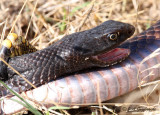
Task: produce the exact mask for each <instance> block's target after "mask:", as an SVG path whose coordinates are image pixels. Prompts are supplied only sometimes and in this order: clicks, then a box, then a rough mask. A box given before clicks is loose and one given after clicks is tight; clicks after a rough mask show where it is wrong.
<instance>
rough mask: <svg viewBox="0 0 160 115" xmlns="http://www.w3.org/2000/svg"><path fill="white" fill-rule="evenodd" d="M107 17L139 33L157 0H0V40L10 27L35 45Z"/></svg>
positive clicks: (157, 14)
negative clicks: (125, 24) (128, 24)
mask: <svg viewBox="0 0 160 115" xmlns="http://www.w3.org/2000/svg"><path fill="white" fill-rule="evenodd" d="M36 4H37V5H36ZM23 5H24V9H23V10H22V12H21V13H20V15H18V14H19V12H20V11H21V9H22V7H23ZM35 6H36V7H35ZM33 11H34V12H33ZM109 19H112V20H117V21H122V22H127V23H130V24H132V25H134V26H135V27H136V29H137V30H136V32H135V34H137V33H140V32H142V31H143V30H145V29H146V28H148V27H149V26H150V25H151V24H152V23H155V22H156V21H157V20H159V19H160V0H112V1H111V0H95V1H94V0H93V1H89V0H37V1H36V0H26V1H24V0H1V1H0V33H1V41H2V40H3V39H5V37H6V36H7V35H8V33H9V32H10V31H12V32H15V33H18V34H19V35H23V36H26V39H28V40H30V42H31V43H32V44H33V45H34V46H36V48H38V49H43V48H45V47H47V46H48V45H50V44H52V43H53V42H55V41H57V40H58V39H60V38H62V37H63V36H64V35H66V34H71V33H74V32H77V31H82V30H87V29H90V28H92V27H95V26H97V25H98V24H100V23H102V22H103V21H106V20H109ZM16 20H17V21H16ZM86 113H87V112H86ZM95 113H96V112H95Z"/></svg>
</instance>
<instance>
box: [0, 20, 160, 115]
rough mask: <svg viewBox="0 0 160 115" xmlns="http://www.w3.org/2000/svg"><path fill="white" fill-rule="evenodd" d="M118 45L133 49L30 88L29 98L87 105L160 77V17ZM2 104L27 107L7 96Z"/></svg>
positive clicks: (7, 109) (9, 107)
mask: <svg viewBox="0 0 160 115" xmlns="http://www.w3.org/2000/svg"><path fill="white" fill-rule="evenodd" d="M119 47H120V48H127V49H130V51H131V54H130V55H129V57H128V58H127V59H126V60H124V61H122V62H121V63H119V64H116V65H114V66H111V67H107V68H99V69H93V70H91V71H86V72H84V73H80V74H74V75H69V76H66V77H64V78H61V79H57V80H55V81H52V82H50V83H48V84H46V85H42V86H41V87H39V88H37V89H34V90H32V91H27V92H26V93H25V94H26V96H27V98H29V99H32V100H35V101H38V102H40V103H44V104H46V105H47V106H48V107H49V106H52V105H53V104H54V103H58V104H64V105H66V104H67V105H74V104H82V105H84V104H88V103H96V102H98V98H99V97H98V95H99V96H100V99H101V101H106V100H109V99H112V98H114V97H117V96H120V95H123V94H125V93H128V92H130V91H133V90H134V89H135V88H137V87H138V86H139V85H141V84H143V83H147V82H150V81H153V80H155V79H157V78H159V76H160V67H159V66H157V64H159V63H160V52H159V47H160V21H158V22H157V23H156V24H154V25H153V26H151V27H150V28H149V29H147V30H146V31H144V32H142V33H140V34H139V35H137V36H136V37H134V38H132V39H130V40H127V41H126V42H125V43H123V44H122V45H120V46H119ZM152 55H154V56H152ZM147 57H149V58H147ZM146 58H147V59H146ZM150 73H152V74H150ZM137 78H138V79H137ZM41 92H43V93H41ZM13 98H16V97H13ZM16 99H17V98H16ZM12 105H14V106H12ZM1 107H2V109H3V111H4V112H5V113H7V114H11V113H14V112H17V111H20V110H22V109H24V107H23V106H18V104H17V103H15V102H13V101H11V100H9V99H6V100H4V101H3V102H2V103H1Z"/></svg>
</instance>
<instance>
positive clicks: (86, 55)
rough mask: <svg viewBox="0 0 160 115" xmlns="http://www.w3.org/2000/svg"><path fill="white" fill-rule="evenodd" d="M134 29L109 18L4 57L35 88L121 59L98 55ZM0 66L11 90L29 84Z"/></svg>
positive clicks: (3, 78)
mask: <svg viewBox="0 0 160 115" xmlns="http://www.w3.org/2000/svg"><path fill="white" fill-rule="evenodd" d="M134 30H135V29H134V27H133V26H132V25H130V24H126V23H121V22H116V21H112V20H110V21H106V22H104V23H102V24H101V25H99V26H97V27H95V28H93V29H90V30H86V31H82V32H77V33H74V34H71V35H67V36H65V37H63V38H62V39H61V40H59V41H58V42H56V43H54V44H52V45H51V46H49V47H47V48H45V49H43V50H40V51H36V52H34V53H29V54H25V55H22V56H16V57H13V58H6V59H5V60H6V61H8V63H9V65H11V66H12V67H13V68H14V69H16V70H17V71H18V72H19V73H20V74H21V75H22V76H24V77H25V78H26V79H28V80H29V81H30V82H31V83H32V84H33V85H35V86H36V87H37V86H40V85H42V84H45V83H48V82H49V81H51V80H55V79H56V78H57V77H60V76H62V75H66V74H68V73H73V72H76V71H79V70H83V69H86V68H91V67H106V66H108V65H111V64H113V63H115V62H118V61H121V60H122V58H120V59H115V60H114V59H113V61H111V60H109V61H105V60H101V58H99V57H101V55H102V57H103V55H104V53H106V52H109V51H110V50H112V49H114V48H115V47H117V46H118V45H119V44H121V43H122V42H123V41H125V40H126V39H127V38H129V37H130V36H131V35H132V34H133V33H134ZM128 55H129V53H127V55H125V57H126V56H128ZM123 58H124V56H123ZM0 67H1V68H0V70H1V72H0V73H1V75H0V78H1V79H2V80H3V81H5V83H6V84H7V85H8V86H9V87H12V89H14V90H16V91H17V92H22V91H26V90H28V89H30V88H31V87H32V86H31V85H29V84H28V83H27V82H26V81H25V80H24V79H23V78H21V77H20V76H19V75H17V74H16V73H15V71H13V70H12V69H10V68H9V67H7V66H6V65H5V64H3V63H1V66H0Z"/></svg>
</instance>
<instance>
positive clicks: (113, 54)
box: [93, 48, 130, 66]
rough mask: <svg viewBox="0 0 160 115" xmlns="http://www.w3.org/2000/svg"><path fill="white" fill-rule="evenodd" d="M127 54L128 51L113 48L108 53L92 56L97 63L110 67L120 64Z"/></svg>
mask: <svg viewBox="0 0 160 115" xmlns="http://www.w3.org/2000/svg"><path fill="white" fill-rule="evenodd" d="M129 54H130V50H129V49H124V48H115V49H113V50H111V51H109V52H106V53H103V54H99V55H97V56H93V58H94V59H96V60H97V61H99V62H102V63H105V65H106V66H110V65H115V64H117V63H119V62H122V61H123V60H124V59H126V58H127V57H128V56H129Z"/></svg>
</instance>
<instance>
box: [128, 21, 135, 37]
mask: <svg viewBox="0 0 160 115" xmlns="http://www.w3.org/2000/svg"><path fill="white" fill-rule="evenodd" d="M134 31H135V27H134V26H132V25H130V24H129V26H128V29H127V33H128V36H129V37H130V36H132V35H133V34H134Z"/></svg>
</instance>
